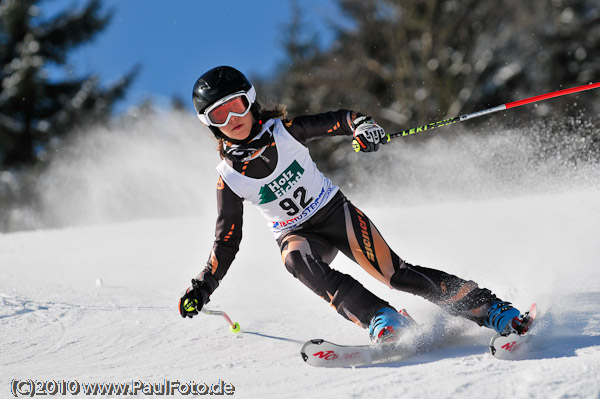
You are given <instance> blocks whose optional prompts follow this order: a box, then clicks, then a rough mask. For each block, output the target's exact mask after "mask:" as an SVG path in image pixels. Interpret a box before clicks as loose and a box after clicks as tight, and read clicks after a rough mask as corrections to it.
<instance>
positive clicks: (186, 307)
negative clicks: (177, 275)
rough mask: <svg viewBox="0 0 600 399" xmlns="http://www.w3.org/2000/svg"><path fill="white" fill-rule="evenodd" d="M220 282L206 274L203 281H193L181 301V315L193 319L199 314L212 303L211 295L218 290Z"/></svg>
mask: <svg viewBox="0 0 600 399" xmlns="http://www.w3.org/2000/svg"><path fill="white" fill-rule="evenodd" d="M218 285H219V282H218V281H217V280H216V279H215V278H214V277H213V276H212V275H211V274H205V275H204V276H203V279H202V280H199V279H195V278H194V279H192V286H191V287H189V288H188V289H187V290H186V291H185V294H184V295H183V296H182V297H181V299H180V300H179V314H181V317H184V318H185V317H189V318H192V317H194V316H196V315H197V314H198V312H199V311H200V310H202V307H203V306H204V305H205V304H207V303H208V302H209V301H210V299H209V298H210V294H212V293H213V291H214V289H215V288H217V286H218Z"/></svg>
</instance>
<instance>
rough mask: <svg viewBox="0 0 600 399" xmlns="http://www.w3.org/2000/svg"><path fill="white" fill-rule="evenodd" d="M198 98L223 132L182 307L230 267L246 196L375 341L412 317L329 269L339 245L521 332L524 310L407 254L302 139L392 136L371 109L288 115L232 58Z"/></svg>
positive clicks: (392, 278)
mask: <svg viewBox="0 0 600 399" xmlns="http://www.w3.org/2000/svg"><path fill="white" fill-rule="evenodd" d="M192 99H193V102H194V107H195V109H196V111H197V113H198V118H199V119H200V121H201V122H202V123H203V124H204V125H206V126H208V128H209V129H210V130H211V131H212V133H213V134H214V136H215V137H216V138H217V140H218V150H219V152H220V155H221V158H222V161H221V163H220V164H219V165H218V166H217V170H218V172H219V175H220V177H219V180H218V183H217V208H218V217H217V224H216V234H215V241H214V245H213V248H212V251H211V253H210V257H209V259H208V263H207V266H206V268H205V269H204V270H203V271H202V272H201V273H200V275H199V276H198V277H197V278H194V279H192V286H191V287H189V288H188V289H187V291H186V293H185V294H184V295H183V296H182V298H181V299H180V301H179V312H180V313H181V316H182V317H193V316H194V315H196V314H198V311H200V310H201V309H202V306H203V305H204V304H206V303H207V302H208V300H209V298H210V295H211V294H212V293H213V291H214V290H215V289H216V288H217V287H218V286H219V282H220V281H221V279H222V278H223V277H224V276H225V274H226V272H227V270H228V269H229V266H230V265H231V263H232V261H233V259H234V257H235V255H236V253H237V251H238V249H239V244H240V241H241V239H242V219H243V215H242V202H243V201H244V200H248V201H250V202H251V203H252V204H254V205H256V206H257V207H258V208H259V209H260V210H261V212H262V214H263V215H264V217H265V218H266V219H267V220H268V222H269V225H270V227H271V229H272V231H273V233H274V234H275V238H276V240H277V243H278V245H279V249H280V251H281V258H282V260H283V262H284V264H285V267H286V268H287V270H288V271H289V272H290V273H292V274H293V275H294V277H296V278H297V279H299V280H300V281H301V282H302V283H304V284H305V285H306V286H307V287H308V288H310V289H311V290H312V291H313V292H314V293H316V294H317V295H319V296H320V297H322V298H323V299H325V300H326V301H328V302H329V303H330V304H331V305H332V306H333V307H334V308H335V309H336V310H337V312H338V313H339V314H341V315H342V316H343V317H345V318H346V319H348V320H351V321H353V322H354V323H356V324H358V325H359V326H361V327H363V328H368V329H369V336H370V338H371V340H372V341H373V342H376V343H381V342H390V341H393V340H395V339H397V338H398V336H399V335H400V334H401V332H402V329H403V328H404V327H406V326H409V325H410V324H411V323H413V321H412V319H411V318H410V316H408V314H407V313H406V312H405V311H404V310H403V309H402V310H401V311H400V312H398V311H397V310H396V309H394V308H393V307H392V306H391V305H390V304H389V303H388V302H386V301H385V300H383V299H381V298H379V297H377V296H376V295H374V294H373V293H371V292H370V291H368V290H367V289H365V288H364V287H363V286H362V285H361V284H360V283H359V282H358V281H356V280H355V279H354V278H352V277H351V276H349V275H346V274H343V273H341V272H339V271H337V270H334V269H332V268H331V267H330V266H329V264H330V263H331V262H332V261H333V259H334V257H335V256H336V254H337V252H338V251H341V252H342V253H343V254H344V255H346V256H347V257H348V258H350V259H352V260H353V261H354V262H356V263H358V264H359V265H360V266H361V267H362V268H363V269H365V270H366V271H367V272H368V273H369V274H371V275H372V276H373V277H375V278H376V279H377V280H379V281H381V282H382V283H384V284H386V285H388V286H390V287H391V288H395V289H397V290H401V291H406V292H410V293H412V294H416V295H420V296H422V297H423V298H426V299H428V300H429V301H431V302H433V303H435V304H437V305H439V306H441V307H442V308H443V309H445V310H446V311H448V312H449V313H451V314H453V315H458V316H462V317H465V318H467V319H470V320H472V321H474V322H475V323H477V324H479V325H483V326H486V327H489V328H492V329H494V330H496V331H497V332H503V331H513V330H514V331H517V332H519V333H522V332H524V331H521V329H522V328H520V327H521V325H520V320H521V317H520V316H519V314H520V312H519V310H517V309H515V308H513V307H512V306H511V304H510V303H508V302H503V301H501V300H500V299H498V298H497V297H496V296H495V295H494V294H492V292H490V291H489V290H488V289H485V288H479V287H478V285H477V284H476V283H475V282H473V281H465V280H463V279H460V278H458V277H456V276H453V275H450V274H448V273H445V272H442V271H439V270H434V269H429V268H425V267H421V266H414V265H411V264H409V263H407V262H406V261H404V260H402V259H401V258H400V257H399V256H398V255H396V253H395V252H394V251H392V250H391V248H390V247H389V246H388V244H387V243H386V242H385V240H384V239H383V237H382V236H381V234H380V233H379V231H378V230H377V228H376V227H375V225H374V224H373V223H372V222H371V220H370V219H369V218H368V217H367V216H366V215H365V213H363V212H362V211H361V210H359V209H358V208H356V207H355V206H354V205H353V204H352V203H351V202H350V201H349V200H348V199H347V198H346V197H345V196H344V194H342V192H341V191H340V190H339V188H338V187H337V186H335V185H334V184H333V183H332V182H331V180H329V179H328V178H327V177H326V176H324V175H323V174H322V173H321V172H320V171H319V170H318V169H317V167H316V165H315V164H314V162H313V161H312V159H311V157H310V155H309V152H308V149H307V148H306V143H307V141H309V140H311V139H315V138H318V137H328V136H337V135H345V136H352V137H353V138H354V139H355V140H356V142H357V143H358V144H359V145H360V150H361V151H364V152H371V151H377V150H378V149H379V145H380V144H386V143H387V141H388V140H389V136H387V135H386V133H385V132H384V130H383V129H382V128H381V127H380V126H379V125H377V124H376V123H375V122H374V121H373V119H372V118H371V117H369V116H365V115H361V114H358V113H356V112H352V111H348V110H338V111H335V112H326V113H322V114H317V115H308V116H300V117H297V118H295V119H290V120H288V119H285V117H286V111H285V108H284V107H278V108H275V109H269V110H266V109H262V108H261V106H260V105H259V103H258V102H257V101H256V91H255V89H254V87H253V86H252V84H251V83H250V82H249V81H248V79H247V78H246V77H245V76H244V75H243V74H242V73H241V72H240V71H238V70H236V69H234V68H232V67H228V66H220V67H216V68H213V69H211V70H209V71H208V72H206V73H204V74H203V75H202V76H200V78H198V80H197V81H196V83H195V85H194V89H193V94H192Z"/></svg>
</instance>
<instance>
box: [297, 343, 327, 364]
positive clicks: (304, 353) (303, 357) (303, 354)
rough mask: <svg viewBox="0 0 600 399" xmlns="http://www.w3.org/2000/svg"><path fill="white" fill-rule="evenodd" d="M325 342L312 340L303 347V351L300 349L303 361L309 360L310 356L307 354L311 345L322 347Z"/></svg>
mask: <svg viewBox="0 0 600 399" xmlns="http://www.w3.org/2000/svg"><path fill="white" fill-rule="evenodd" d="M323 342H325V340H324V339H311V340H310V341H306V342H305V343H304V345H302V349H300V356H302V360H304V361H305V362H306V361H307V360H308V355H307V354H306V347H307V346H309V345H321V344H322V343H323Z"/></svg>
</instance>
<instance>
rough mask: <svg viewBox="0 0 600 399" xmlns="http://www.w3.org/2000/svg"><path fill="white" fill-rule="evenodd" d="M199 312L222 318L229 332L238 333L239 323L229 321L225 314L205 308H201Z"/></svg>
mask: <svg viewBox="0 0 600 399" xmlns="http://www.w3.org/2000/svg"><path fill="white" fill-rule="evenodd" d="M201 312H202V313H204V314H208V315H211V316H223V318H224V319H225V321H226V322H227V324H229V331H231V332H239V331H240V325H239V323H237V322H234V321H231V318H230V317H229V316H228V315H227V313H225V312H222V311H220V310H208V309H206V308H202V310H201Z"/></svg>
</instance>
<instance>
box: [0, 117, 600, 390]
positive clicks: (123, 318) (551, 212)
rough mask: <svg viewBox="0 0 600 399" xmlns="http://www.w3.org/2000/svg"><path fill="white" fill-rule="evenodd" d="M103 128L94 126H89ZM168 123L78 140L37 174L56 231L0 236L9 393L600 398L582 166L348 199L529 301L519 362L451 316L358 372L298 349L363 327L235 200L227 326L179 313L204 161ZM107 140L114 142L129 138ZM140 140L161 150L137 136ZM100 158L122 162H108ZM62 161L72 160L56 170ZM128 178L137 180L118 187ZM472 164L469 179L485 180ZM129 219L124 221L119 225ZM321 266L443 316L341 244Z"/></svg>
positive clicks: (390, 232) (211, 159)
mask: <svg viewBox="0 0 600 399" xmlns="http://www.w3.org/2000/svg"><path fill="white" fill-rule="evenodd" d="M171 122H172V121H170V120H167V122H166V123H171ZM194 126H195V125H194ZM179 129H181V130H182V131H183V132H189V131H190V129H192V127H191V125H190V126H188V125H185V123H184V124H183V125H182V126H180V127H179ZM141 130H143V129H141ZM102 134H108V133H106V132H104V133H102V132H100V133H98V134H97V135H96V136H95V137H96V138H98V137H99V136H100V137H101V136H102ZM173 134H175V135H176V139H175V140H171V141H169V142H168V143H166V144H165V143H164V142H161V140H159V139H157V137H158V135H155V136H152V137H150V138H148V137H146V139H145V140H140V139H139V137H138V136H136V135H135V134H133V136H131V137H133V138H132V139H131V142H130V143H129V144H130V145H131V147H130V151H129V152H127V151H125V152H124V154H126V155H123V156H122V158H120V156H119V155H118V154H116V153H115V151H111V148H110V145H107V147H108V148H105V149H104V150H103V151H104V154H105V155H104V156H100V155H98V154H96V156H95V157H92V156H91V155H89V154H88V153H86V152H85V151H84V150H83V149H82V148H83V147H81V144H80V147H79V148H78V151H75V150H74V151H73V154H79V155H77V156H74V157H73V158H71V159H70V160H69V161H68V162H67V163H65V164H63V165H62V166H61V165H57V166H56V167H55V168H54V170H53V171H52V172H51V173H53V174H54V175H52V176H49V177H48V179H49V180H48V181H54V182H58V181H60V182H62V183H64V184H62V185H59V184H54V185H49V186H47V187H46V188H45V189H46V190H47V194H48V197H47V198H50V199H51V200H47V203H48V204H50V205H52V207H53V208H52V209H50V208H48V212H55V214H54V218H55V220H59V219H60V220H63V221H64V223H65V224H71V226H70V227H64V228H60V229H41V230H36V231H29V232H18V233H11V234H4V235H0V345H1V350H0V397H11V396H12V395H11V387H12V381H13V379H19V380H27V379H32V380H40V381H47V380H55V381H65V380H66V381H73V380H75V381H77V382H78V383H88V382H116V383H127V382H135V381H143V382H144V383H161V382H164V381H165V380H169V381H180V382H185V381H194V382H196V383H207V384H208V385H210V384H213V383H217V382H218V381H220V380H221V381H224V382H226V383H229V384H231V385H232V386H234V387H235V390H234V394H233V396H234V397H240V398H313V397H314V398H321V397H336V398H338V397H339V398H350V397H351V398H378V399H383V398H398V397H401V398H431V397H435V398H460V397H486V398H567V397H568V398H596V399H597V398H599V397H600V378H598V376H599V375H600V268H598V261H599V260H600V245H598V237H600V206H599V204H600V188H599V187H598V186H599V185H598V180H595V179H596V176H597V175H595V174H593V173H592V174H591V175H590V174H589V170H588V171H586V172H585V173H586V174H587V175H586V176H587V180H588V184H580V185H577V186H576V187H572V186H571V185H569V184H566V183H565V184H563V185H560V184H558V186H557V185H556V184H554V185H553V187H554V189H552V190H534V189H529V190H526V189H522V187H521V186H519V185H518V184H516V183H515V185H514V186H513V187H517V189H515V190H514V191H513V192H511V195H506V196H501V195H497V196H494V197H493V198H484V196H481V197H478V198H477V199H467V198H460V196H456V195H454V196H450V195H449V196H448V197H449V199H448V200H446V201H442V200H439V199H437V200H436V201H418V200H417V199H418V198H416V197H413V198H415V200H414V201H412V202H411V203H407V202H400V203H398V202H395V201H394V198H395V196H396V194H397V196H402V195H406V193H404V194H403V193H401V192H400V189H398V190H396V191H395V190H390V191H388V196H387V197H385V198H383V197H380V196H377V197H375V198H370V199H368V200H367V199H361V200H354V202H355V204H356V205H357V206H359V207H360V208H361V209H362V210H363V211H364V212H366V213H367V214H368V215H369V216H370V218H371V219H373V220H374V222H375V223H376V225H377V226H378V228H379V229H380V230H381V232H382V233H383V235H384V237H385V238H386V240H387V241H388V242H389V243H390V245H391V246H392V247H393V248H394V249H395V251H396V252H397V253H398V254H399V255H400V256H401V257H403V258H404V259H406V260H407V261H409V262H411V263H414V264H420V265H423V266H429V267H436V268H440V269H443V270H445V271H447V272H450V273H453V274H456V275H459V276H461V277H463V278H466V279H472V280H474V281H477V282H478V283H479V284H480V285H481V286H485V287H488V288H490V289H492V290H493V291H494V292H495V293H496V294H498V295H499V296H500V297H501V298H503V299H506V300H510V301H512V302H513V303H514V304H515V305H516V306H517V307H520V308H522V309H524V308H527V307H528V306H529V304H530V303H531V302H532V301H536V302H537V303H538V309H539V311H540V316H539V322H538V324H537V326H536V327H535V329H534V330H533V331H532V332H531V333H532V334H534V338H535V339H534V340H533V341H532V345H531V348H530V351H529V353H528V354H527V357H526V358H525V359H523V360H518V361H500V360H497V359H494V358H493V357H491V356H490V355H489V354H488V353H487V343H488V341H489V339H490V337H491V336H492V333H491V331H490V330H487V329H485V328H480V327H478V326H476V325H474V324H473V323H470V322H467V321H461V320H458V319H448V323H450V324H453V325H457V324H458V325H459V326H460V327H461V329H462V331H463V333H462V334H460V335H456V336H454V337H453V338H452V339H451V340H450V342H449V343H448V344H447V345H445V346H443V347H441V348H439V349H436V350H433V351H431V352H429V353H426V354H423V355H420V356H416V357H413V358H410V359H406V360H404V361H400V362H396V363H392V364H385V365H377V366H373V367H365V368H356V369H319V368H313V367H310V366H308V365H306V364H304V362H303V361H302V359H301V357H300V354H299V351H300V348H301V346H302V343H303V342H304V341H306V340H308V339H313V338H324V339H330V340H333V341H335V342H340V343H348V344H365V343H368V334H367V332H366V331H364V330H362V329H360V328H359V327H357V326H356V325H354V324H352V323H350V322H348V321H346V320H344V319H343V318H342V317H340V316H339V315H337V313H336V312H335V311H334V310H333V309H332V308H330V307H329V306H328V304H327V303H326V302H324V301H323V300H322V299H320V298H317V297H316V296H315V295H314V294H312V293H311V292H310V291H309V290H308V289H307V288H305V287H304V286H303V285H302V284H301V283H300V282H298V281H296V280H295V279H294V278H293V277H292V276H291V275H290V274H289V273H288V272H287V271H286V270H285V268H284V267H283V265H282V264H281V260H280V257H279V253H278V249H277V246H276V244H275V242H274V240H273V237H272V235H271V233H270V232H269V231H268V229H267V228H266V226H265V222H264V221H263V220H262V219H261V216H260V215H259V214H258V213H257V212H256V211H255V210H254V209H252V208H250V207H247V208H246V220H245V225H244V240H243V242H242V246H241V249H240V252H239V254H238V256H237V258H236V260H235V263H234V264H233V266H232V268H231V269H230V271H229V273H228V275H227V276H226V278H225V279H224V280H223V281H222V283H221V286H220V287H219V289H218V290H217V291H216V292H215V293H214V294H213V296H212V300H211V302H210V303H209V305H208V307H210V308H211V309H215V310H223V311H226V312H227V313H228V314H229V315H230V316H231V317H232V318H233V319H234V320H235V321H237V322H239V323H240V325H241V327H242V332H241V333H238V334H233V333H231V332H229V330H228V328H227V324H226V323H225V322H224V320H223V319H221V318H220V317H215V316H208V315H198V316H197V317H195V318H194V319H192V320H190V319H185V320H184V319H182V318H181V317H180V316H179V313H178V311H177V302H178V299H179V297H180V295H181V293H182V291H183V290H184V289H185V288H186V287H187V286H188V285H189V280H190V279H191V278H192V277H193V276H194V275H196V274H197V273H198V272H199V271H200V270H201V269H202V267H203V265H204V263H205V261H206V258H207V257H208V253H209V250H210V247H211V245H212V239H213V233H214V220H215V217H216V215H215V213H214V198H213V197H214V192H213V190H214V188H213V187H214V183H215V181H216V177H215V176H216V175H215V173H214V172H213V169H212V166H213V165H214V164H215V163H216V161H217V159H216V156H215V155H214V154H212V152H209V151H212V148H210V149H207V148H205V146H204V142H203V141H202V140H203V139H202V140H200V141H195V140H196V139H193V140H192V141H191V142H189V141H186V140H187V139H184V137H187V136H186V134H183V133H182V134H181V135H178V134H177V133H173ZM109 135H110V134H109ZM111 137H113V138H114V137H115V136H111ZM116 140H117V143H116V144H114V145H115V146H118V147H119V148H122V147H123V146H126V145H127V143H125V142H122V141H121V142H120V141H118V139H116ZM154 141H156V142H160V143H161V148H162V152H160V151H158V152H155V153H153V152H152V151H150V150H151V149H152V148H154V147H152V148H151V147H150V146H151V145H154V144H142V143H148V142H152V143H153V142H154ZM96 144H97V143H96ZM134 144H136V145H134ZM88 145H89V143H88ZM144 145H148V146H149V147H144ZM92 147H93V146H92ZM96 148H99V147H97V146H96ZM100 148H102V147H100ZM436 148H437V147H435V146H434V147H430V148H429V150H430V151H429V153H430V154H431V155H432V156H435V155H436V151H441V150H440V149H436ZM461 148H462V147H461ZM450 150H451V149H450ZM194 151H198V152H200V156H194V155H193V153H194ZM444 151H445V152H444V153H445V154H447V152H448V151H449V148H448V147H445V148H444ZM149 153H153V154H155V156H154V158H153V162H152V163H150V162H149V161H146V160H147V159H148V154H149ZM107 154H110V156H109V155H107ZM156 154H162V155H156ZM209 154H210V155H209ZM437 155H439V156H440V157H441V156H442V154H441V152H439V153H437ZM445 156H447V155H445ZM473 156H478V157H480V156H481V154H477V155H473ZM78 157H79V158H78ZM157 157H158V158H157ZM161 157H164V159H163V158H161ZM463 158H464V156H463ZM82 159H87V162H86V163H82V162H81V160H82ZM90 159H92V160H93V162H92V161H90ZM354 159H355V160H359V158H354ZM167 160H170V162H167ZM163 161H164V162H165V163H164V165H163V167H159V166H152V165H156V164H157V162H158V163H160V162H163ZM115 162H117V163H118V162H122V163H124V164H125V167H123V168H122V169H120V172H119V173H116V172H115V169H113V168H114V165H115ZM356 162H358V161H356ZM461 162H464V159H463V161H461ZM73 165H78V168H73V167H70V168H68V167H66V166H73ZM111 165H112V167H111ZM136 165H137V166H136ZM140 165H141V166H140ZM138 167H139V169H138ZM67 170H68V171H69V173H71V174H74V175H69V176H70V177H69V178H70V179H71V180H69V178H68V176H67V174H66V173H67V172H66V171H67ZM207 171H210V173H209V172H207ZM439 173H444V171H443V170H441V169H440V172H439ZM540 173H542V172H540ZM581 173H583V172H581ZM73 176H75V177H73ZM127 176H133V177H132V180H131V181H136V182H137V183H138V184H137V185H129V186H128V185H127V184H125V183H123V181H125V182H127V181H128V180H127ZM483 176H484V177H483V178H482V180H477V179H475V180H471V181H472V182H473V184H474V185H478V184H480V183H482V182H483V181H484V180H489V177H488V176H487V175H485V174H484V175H483ZM590 176H591V177H590ZM150 177H152V178H150ZM546 177H548V176H546V175H540V176H538V178H539V179H540V181H547V179H546ZM580 177H581V176H580ZM362 178H363V179H364V176H363V177H362ZM359 179H361V177H359V176H357V177H356V180H357V181H358V180H359ZM590 179H591V180H590ZM571 180H572V179H571ZM583 180H586V179H583ZM68 181H71V182H76V183H77V184H71V185H69V184H66V183H65V182H68ZM117 183H118V185H117ZM423 184H427V183H426V182H424V183H423ZM115 185H116V186H115ZM78 187H79V188H78ZM124 187H129V190H126V189H124ZM530 188H531V187H530ZM459 189H465V187H459ZM52 190H56V191H54V192H52V193H51V192H50V191H52ZM94 190H98V191H94ZM185 190H190V191H189V192H186V191H185ZM350 191H351V190H350ZM354 191H356V197H360V198H363V197H365V196H364V195H361V191H360V190H358V189H356V187H355V189H354ZM459 191H460V190H459ZM482 191H485V190H484V189H482ZM132 192H134V193H136V196H134V198H136V197H137V202H136V200H132V199H131V198H130V197H131V193H132ZM348 194H349V196H350V198H351V199H352V198H353V195H352V194H351V193H348ZM362 194H364V193H362ZM61 195H62V198H63V201H62V202H60V201H57V200H56V199H57V198H61ZM415 195H416V194H415ZM140 196H141V197H140ZM181 197H190V198H191V199H193V200H195V201H197V202H196V207H195V208H194V206H193V205H189V204H190V201H189V198H187V199H182V198H181ZM92 198H93V199H94V201H92ZM157 198H158V199H157ZM144 199H145V200H147V202H146V201H143V200H144ZM117 200H119V201H117ZM111 201H113V202H111ZM161 201H162V202H161ZM178 201H180V202H178ZM107 203H110V204H111V206H110V207H107ZM136 203H137V204H138V207H137V208H136V207H135V206H134V205H135V204H136ZM148 203H151V205H152V206H148V207H147V208H144V206H146V205H148ZM85 204H88V206H85ZM118 204H121V208H119V207H118V206H117V205H118ZM60 206H62V207H63V208H62V209H59V208H60ZM188 206H189V207H188ZM92 208H93V209H92ZM192 209H195V211H192ZM69 211H70V212H69ZM144 212H146V213H144ZM153 212H154V213H155V214H156V217H154V218H153V217H151V216H150V215H152V213H153ZM128 214H131V215H133V216H135V218H132V219H135V220H125V218H123V220H120V221H119V217H120V216H123V215H128ZM57 215H58V216H57ZM140 215H141V216H143V217H142V218H139V216H140ZM61 218H62V219H61ZM78 222H79V223H78ZM333 266H334V267H336V268H338V269H339V270H342V271H343V272H346V273H350V274H352V275H353V276H355V277H356V278H357V279H359V280H360V281H361V282H362V283H363V284H364V285H366V286H367V287H368V288H370V289H372V290H373V291H374V292H376V293H377V294H378V295H381V296H383V297H384V298H386V299H387V300H388V301H390V302H391V303H392V304H394V305H395V306H397V307H404V308H406V309H407V310H408V311H409V313H410V314H411V315H412V316H413V317H414V318H415V319H416V320H417V321H419V322H422V323H428V322H433V321H436V320H440V318H442V317H443V315H442V314H441V313H440V312H439V311H438V309H437V308H436V307H435V306H433V305H431V304H429V303H427V302H426V301H425V300H423V299H421V298H419V297H415V296H412V295H409V294H405V293H402V292H397V291H392V290H390V289H388V288H386V287H384V286H382V285H381V284H380V283H378V282H376V281H374V279H372V278H371V277H369V276H368V275H367V273H365V272H364V271H363V270H362V269H360V268H359V267H358V266H356V265H354V264H352V263H351V262H350V261H348V260H347V259H346V258H344V257H343V255H339V256H338V257H337V258H336V260H335V261H334V263H333ZM175 396H178V395H175ZM66 397H69V396H66ZM79 397H85V395H84V394H83V393H80V395H79ZM113 397H126V396H118V395H113ZM138 397H154V396H150V395H144V394H141V393H140V394H139V395H138Z"/></svg>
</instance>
